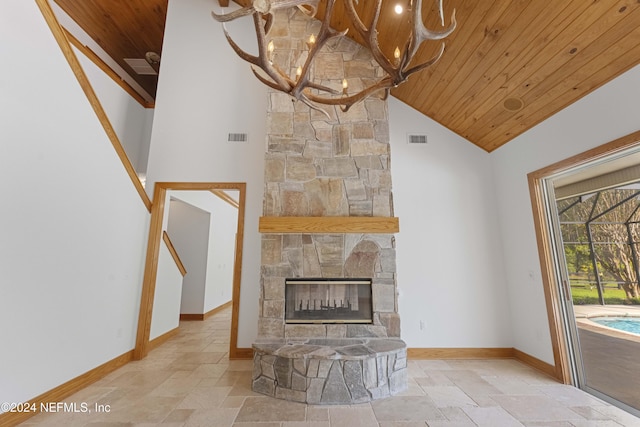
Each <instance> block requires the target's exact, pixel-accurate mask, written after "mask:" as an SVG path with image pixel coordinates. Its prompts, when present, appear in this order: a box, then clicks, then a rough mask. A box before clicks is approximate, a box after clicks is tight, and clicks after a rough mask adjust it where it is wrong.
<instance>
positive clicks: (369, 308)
mask: <svg viewBox="0 0 640 427" xmlns="http://www.w3.org/2000/svg"><path fill="white" fill-rule="evenodd" d="M285 300H286V304H285V323H372V321H373V314H372V313H373V304H372V300H371V279H287V280H286V281H285Z"/></svg>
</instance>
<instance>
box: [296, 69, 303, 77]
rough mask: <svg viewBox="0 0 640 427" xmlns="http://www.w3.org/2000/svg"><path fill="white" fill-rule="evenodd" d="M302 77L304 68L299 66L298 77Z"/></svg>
mask: <svg viewBox="0 0 640 427" xmlns="http://www.w3.org/2000/svg"><path fill="white" fill-rule="evenodd" d="M301 75H302V67H300V66H298V69H297V70H296V77H300V76H301Z"/></svg>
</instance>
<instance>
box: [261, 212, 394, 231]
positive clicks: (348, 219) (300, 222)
mask: <svg viewBox="0 0 640 427" xmlns="http://www.w3.org/2000/svg"><path fill="white" fill-rule="evenodd" d="M258 231H260V233H382V234H392V233H397V232H399V231H400V223H399V221H398V218H397V217H380V216H377V217H361V216H305V217H302V216H300V217H298V216H263V217H260V222H259V224H258Z"/></svg>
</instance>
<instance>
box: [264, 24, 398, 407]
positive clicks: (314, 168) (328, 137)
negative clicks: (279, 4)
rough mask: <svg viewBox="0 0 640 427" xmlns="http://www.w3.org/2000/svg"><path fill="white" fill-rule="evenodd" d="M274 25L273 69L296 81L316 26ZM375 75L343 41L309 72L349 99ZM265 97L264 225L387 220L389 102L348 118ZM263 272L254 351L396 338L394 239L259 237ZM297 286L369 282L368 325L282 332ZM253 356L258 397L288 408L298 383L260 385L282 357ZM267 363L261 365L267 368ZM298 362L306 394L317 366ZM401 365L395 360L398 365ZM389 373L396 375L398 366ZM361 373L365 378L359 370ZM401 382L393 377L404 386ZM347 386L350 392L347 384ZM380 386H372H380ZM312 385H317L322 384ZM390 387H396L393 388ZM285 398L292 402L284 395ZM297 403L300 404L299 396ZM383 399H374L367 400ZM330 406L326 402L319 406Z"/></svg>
mask: <svg viewBox="0 0 640 427" xmlns="http://www.w3.org/2000/svg"><path fill="white" fill-rule="evenodd" d="M274 21H275V23H274V26H273V27H272V29H271V32H270V37H271V38H272V39H273V41H274V44H275V55H274V61H275V62H276V63H277V65H278V66H279V67H280V68H281V69H283V70H290V72H291V75H292V76H293V75H295V69H296V68H297V67H298V66H299V65H302V64H303V62H304V60H305V59H306V52H307V50H306V46H305V43H304V41H305V40H307V39H308V37H309V34H311V33H314V34H317V31H318V28H319V23H318V22H317V21H315V20H312V19H309V18H307V17H306V16H304V15H302V14H301V13H294V14H285V13H279V14H277V16H276V19H275V20H274ZM283 22H284V23H283ZM380 72H381V71H380V70H379V68H378V67H377V66H376V65H375V61H373V60H372V58H371V55H370V53H369V51H368V50H366V49H365V48H363V47H361V46H360V45H358V44H356V43H354V42H352V41H351V40H349V39H347V38H344V37H341V38H339V39H335V40H331V41H329V43H328V44H327V45H326V46H325V48H324V49H323V50H322V51H321V52H320V53H319V54H318V55H317V56H316V61H315V63H314V65H313V67H312V77H313V78H314V79H316V80H319V81H321V82H322V83H323V84H325V85H327V86H333V87H335V88H336V89H341V87H342V79H343V78H346V79H347V81H348V82H349V90H350V91H351V90H357V89H358V88H359V87H362V86H363V85H366V84H368V83H371V82H372V81H374V80H375V78H376V77H377V76H378V74H379V73H380ZM330 77H331V78H333V80H330ZM269 96H270V103H269V110H268V112H267V114H268V122H267V134H268V135H267V153H266V155H265V190H264V204H263V215H264V216H302V217H321V216H351V217H372V216H377V217H391V216H393V201H392V193H391V173H390V169H389V166H390V152H389V125H388V113H387V103H386V101H385V100H382V99H380V98H378V97H371V98H369V99H367V100H365V101H364V102H361V103H358V104H356V105H354V106H353V107H351V109H350V110H349V111H348V112H346V113H343V112H342V111H340V110H339V108H333V107H322V108H323V109H324V110H325V111H326V114H325V113H323V112H320V111H317V110H315V109H312V108H310V107H308V106H307V105H305V104H303V103H301V102H296V103H294V102H292V99H291V98H290V97H289V96H288V95H286V94H282V93H278V92H273V93H270V95H269ZM261 264H262V267H261V293H260V313H259V327H258V334H259V340H258V342H260V341H262V340H264V339H267V340H274V339H276V340H278V339H279V340H283V341H281V342H279V344H278V343H276V344H274V345H280V344H283V345H288V343H287V340H298V339H302V338H310V337H311V338H314V339H318V338H323V339H328V338H350V339H351V338H353V339H355V338H363V337H367V338H378V339H385V338H395V339H396V340H395V341H396V342H397V341H398V340H397V339H398V338H399V337H400V319H399V316H398V310H397V297H396V295H397V292H396V260H395V239H394V236H393V235H392V234H367V233H344V234H335V233H327V234H263V236H262V261H261ZM295 277H313V278H318V277H325V278H345V277H347V278H348V277H354V278H355V277H357V278H360V277H367V278H371V279H372V299H373V323H372V324H365V325H363V324H310V325H309V324H285V321H284V310H285V279H286V278H295ZM400 342H401V341H400ZM272 344H273V343H272ZM381 345H382V344H381ZM254 349H255V355H256V358H257V359H256V361H255V364H254V366H255V367H256V368H255V369H254V374H255V375H257V376H256V377H255V378H254V380H256V381H254V389H255V390H256V391H260V392H262V393H266V394H270V395H273V396H276V395H278V394H280V395H281V396H284V397H285V398H293V397H291V396H293V395H294V394H296V393H293V392H294V391H296V392H301V391H302V390H299V387H300V386H301V383H302V381H301V380H299V381H298V382H297V383H296V387H297V388H295V387H294V388H291V387H293V380H291V381H290V382H288V383H287V384H288V385H289V386H291V387H284V385H283V383H282V382H281V381H277V378H276V377H273V376H272V377H271V379H273V380H276V383H275V384H274V387H273V390H272V389H271V388H270V386H268V387H265V386H264V383H265V382H268V381H267V380H266V379H265V378H269V377H268V375H266V374H264V372H271V371H270V368H266V371H264V370H263V368H264V366H275V365H274V363H276V362H277V361H278V360H280V359H279V358H280V356H279V355H277V354H273V353H269V352H267V353H265V352H263V351H261V350H259V348H258V347H257V344H256V345H254ZM326 351H328V352H329V353H331V352H332V351H333V350H332V349H331V348H329V349H328V350H326ZM321 353H322V352H321ZM303 354H306V353H304V352H303ZM331 354H334V353H331ZM367 354H368V356H367V357H366V358H364V359H368V360H371V359H372V360H374V361H376V360H377V359H376V355H375V352H373V353H367ZM263 356H264V357H267V359H263ZM300 357H301V358H302V361H298V362H297V363H298V365H300V364H301V363H303V364H304V366H305V368H304V369H305V372H304V373H303V372H302V371H301V370H300V369H297V368H296V369H294V367H295V366H296V365H295V363H294V361H292V362H291V367H292V369H294V370H293V371H291V372H292V373H291V378H293V377H294V372H295V373H296V375H303V376H304V377H305V378H306V380H308V381H307V385H310V384H311V382H312V381H311V379H312V378H320V377H318V376H317V374H315V373H313V374H312V375H311V376H310V375H308V372H309V371H308V370H309V363H311V362H310V360H314V359H316V358H317V357H318V354H316V355H314V356H313V357H311V358H310V359H309V357H310V356H308V355H307V356H304V355H302V356H300ZM385 357H386V356H385ZM394 357H398V356H397V355H394ZM403 357H404V356H402V355H400V356H399V360H400V359H403ZM285 358H286V357H285ZM289 359H291V358H289ZM364 359H362V358H360V359H358V360H361V361H360V362H358V363H361V364H362V363H364V362H362V360H364ZM291 360H293V359H291ZM326 360H334V359H331V358H327V359H326ZM335 360H340V362H336V363H338V365H339V366H340V368H338V367H337V366H338V365H335V366H336V367H335V368H331V369H329V372H336V371H337V370H339V371H340V372H342V374H344V375H346V374H345V372H347V371H349V370H350V369H351V368H350V367H352V363H351V362H350V363H349V364H346V361H345V360H344V359H342V358H338V359H335ZM354 360H355V359H354ZM277 363H284V362H277ZM287 363H288V362H287ZM326 363H328V362H326ZM326 363H325V364H326ZM332 363H333V362H332ZM354 363H355V362H354ZM366 363H371V362H366ZM376 363H377V362H376ZM379 363H383V362H382V361H380V362H379ZM385 363H387V362H385ZM300 366H303V365H300ZM300 366H299V367H300ZM323 366H324V365H323ZM331 366H334V365H333V364H332V365H331ZM376 366H378V365H377V364H376ZM388 366H389V365H388V363H387V364H386V365H384V369H383V366H382V365H380V366H378V367H377V368H376V372H378V371H379V372H380V373H382V371H385V372H387V371H389V369H388ZM393 366H394V367H395V366H396V364H395V362H394V363H393ZM397 366H399V368H398V369H400V370H402V369H404V368H402V367H400V366H401V364H399V365H397ZM258 368H260V369H258ZM361 368H362V369H364V365H363V366H361ZM332 369H333V371H332ZM312 371H313V369H312ZM258 372H259V374H258ZM362 372H364V371H362ZM389 372H391V373H392V372H395V371H389ZM389 372H387V374H389ZM314 375H315V376H314ZM327 375H329V374H328V373H327ZM336 375H337V374H336ZM402 375H403V374H398V375H396V377H397V378H401V377H402ZM288 377H289V376H288V375H287V378H288ZM260 378H262V379H260ZM296 378H297V377H296ZM326 378H329V377H328V376H327V377H325V379H326ZM343 378H346V377H344V376H343ZM363 378H364V377H363ZM344 381H345V384H347V380H346V379H344ZM384 381H385V382H384V383H385V384H389V383H390V380H389V378H388V375H387V378H386V380H384ZM394 381H395V380H394ZM382 382H383V380H381V379H376V384H380V383H382ZM313 383H314V384H317V383H318V381H313ZM396 383H397V384H401V382H398V381H395V383H394V384H396ZM260 384H262V385H260ZM405 384H406V380H405ZM365 388H366V387H365ZM285 389H286V390H289V391H290V392H289V391H287V392H285V391H282V390H285ZM400 389H402V387H401V386H397V385H394V387H393V390H400ZM270 390H272V391H273V392H271V391H270ZM278 390H280V391H278ZM305 393H307V391H305ZM313 393H315V392H313ZM390 393H391V392H390ZM285 395H286V396H288V397H286V396H285ZM296 395H297V396H298V397H299V396H300V394H299V393H297V394H296ZM383 395H384V394H381V393H378V392H370V393H369V398H370V399H371V398H375V397H381V396H383ZM387 395H388V394H387ZM314 396H315V394H314ZM354 399H355V400H353V399H352V400H349V401H347V402H333V403H348V402H354V401H361V398H360V397H358V398H354ZM294 400H300V399H297V398H296V399H294ZM311 400H312V401H314V402H315V401H316V400H317V399H316V397H313V398H311ZM321 400H322V399H321ZM329 400H331V399H330V398H325V399H324V401H325V402H328V401H329ZM307 401H308V400H307Z"/></svg>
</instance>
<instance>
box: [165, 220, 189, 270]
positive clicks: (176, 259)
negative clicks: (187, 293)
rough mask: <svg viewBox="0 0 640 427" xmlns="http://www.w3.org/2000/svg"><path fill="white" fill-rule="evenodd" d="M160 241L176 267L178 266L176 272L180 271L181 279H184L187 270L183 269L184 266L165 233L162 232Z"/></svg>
mask: <svg viewBox="0 0 640 427" xmlns="http://www.w3.org/2000/svg"><path fill="white" fill-rule="evenodd" d="M162 240H163V241H164V243H165V244H166V245H167V249H169V253H170V254H171V256H172V257H173V260H174V261H175V262H176V265H177V266H178V270H180V273H181V274H182V277H184V276H185V274H187V269H186V268H184V264H183V263H182V260H181V259H180V256H179V255H178V251H176V248H175V246H173V243H171V239H170V238H169V235H168V234H167V232H166V231H163V232H162Z"/></svg>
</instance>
